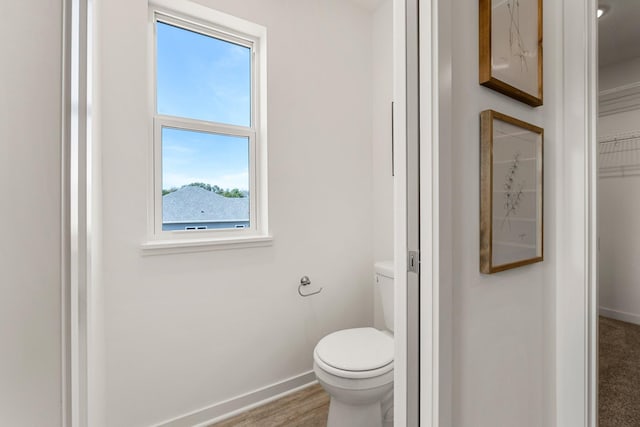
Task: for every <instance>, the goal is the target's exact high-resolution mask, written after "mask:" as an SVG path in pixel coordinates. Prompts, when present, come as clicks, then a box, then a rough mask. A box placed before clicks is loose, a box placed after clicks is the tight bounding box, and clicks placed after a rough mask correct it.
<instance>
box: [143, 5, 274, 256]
mask: <svg viewBox="0 0 640 427" xmlns="http://www.w3.org/2000/svg"><path fill="white" fill-rule="evenodd" d="M175 3H179V2H175ZM175 3H173V2H172V4H175ZM185 3H186V2H185ZM188 7H189V8H191V9H198V10H191V13H190V15H191V16H198V17H199V18H198V19H192V18H189V17H188V16H190V15H186V14H185V15H181V14H176V13H173V12H168V11H166V10H163V9H161V8H157V7H152V8H151V10H150V16H151V24H152V25H151V27H152V34H153V37H152V40H153V52H154V56H153V75H154V88H153V197H152V199H153V200H152V202H150V204H151V205H152V209H151V211H152V212H153V218H150V222H151V223H152V226H151V227H150V228H151V229H152V240H153V241H159V240H160V241H180V240H189V241H193V240H194V239H196V240H198V241H202V240H203V239H204V240H207V241H211V242H214V243H215V242H220V241H222V242H224V241H228V240H229V239H231V240H233V241H236V242H237V241H238V239H243V238H245V239H248V240H251V238H253V240H252V241H256V239H255V237H260V236H262V237H266V236H267V217H266V168H265V165H266V126H265V123H264V117H265V116H266V115H265V111H264V105H266V102H265V101H266V97H265V93H266V91H265V85H264V84H263V82H264V81H265V74H266V73H265V71H266V66H265V64H264V63H263V62H262V61H263V59H262V56H261V55H260V51H261V50H264V43H265V30H264V28H263V27H260V26H257V25H255V24H251V23H248V22H246V21H242V20H239V19H237V18H234V17H230V16H228V15H225V14H221V13H219V12H216V11H213V10H211V9H207V8H204V7H202V6H199V5H195V4H191V3H190V4H189V6H188ZM202 17H205V19H207V17H208V18H211V20H210V21H209V20H208V19H207V21H203V20H201V19H202ZM234 27H237V28H238V30H234V29H233V28H234ZM150 244H151V245H152V246H154V245H153V242H150ZM155 246H158V245H157V244H156V245H155Z"/></svg>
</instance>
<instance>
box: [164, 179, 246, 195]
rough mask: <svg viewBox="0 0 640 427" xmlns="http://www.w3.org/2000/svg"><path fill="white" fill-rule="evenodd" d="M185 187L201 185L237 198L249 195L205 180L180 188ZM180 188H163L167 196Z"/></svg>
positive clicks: (217, 192) (220, 193)
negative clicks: (207, 182)
mask: <svg viewBox="0 0 640 427" xmlns="http://www.w3.org/2000/svg"><path fill="white" fill-rule="evenodd" d="M184 187H200V188H203V189H205V190H207V191H212V192H214V193H216V194H218V195H220V196H223V197H230V198H236V199H239V198H243V197H247V196H248V195H249V194H248V192H246V191H241V190H238V189H237V188H233V189H228V188H226V189H225V188H220V187H218V186H217V185H211V184H206V183H204V182H192V183H191V184H187V185H183V186H182V187H180V188H184ZM180 188H178V187H171V188H169V189H165V188H163V189H162V195H163V196H166V195H167V194H171V193H173V192H174V191H178V190H179V189H180Z"/></svg>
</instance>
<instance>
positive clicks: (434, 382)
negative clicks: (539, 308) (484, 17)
mask: <svg viewBox="0 0 640 427" xmlns="http://www.w3.org/2000/svg"><path fill="white" fill-rule="evenodd" d="M419 12H420V16H419V20H420V28H419V33H420V58H419V59H420V252H421V256H420V268H421V271H422V273H421V275H420V290H421V291H420V426H425V427H438V426H441V423H440V416H439V409H440V408H439V392H438V390H439V363H440V358H439V348H440V346H439V333H438V332H439V323H440V322H439V316H440V311H439V300H440V251H439V236H440V233H439V224H440V219H439V209H440V202H439V194H440V192H439V185H440V180H439V173H440V162H439V159H440V156H439V146H438V140H439V132H440V127H439V120H440V118H439V93H440V91H439V78H438V77H439V70H438V64H439V61H438V53H439V49H438V40H439V38H438V25H439V23H438V2H437V1H431V2H424V3H421V7H420V9H419Z"/></svg>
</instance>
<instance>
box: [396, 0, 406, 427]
mask: <svg viewBox="0 0 640 427" xmlns="http://www.w3.org/2000/svg"><path fill="white" fill-rule="evenodd" d="M405 28H406V24H405V0H393V64H394V65H393V79H394V83H393V101H394V111H393V113H394V120H393V122H394V126H393V132H394V151H395V153H394V156H393V159H394V163H395V164H394V171H395V175H394V176H395V178H394V184H393V185H394V187H393V190H394V191H393V197H394V200H393V207H394V208H393V209H394V233H393V234H394V272H395V273H394V276H395V279H394V280H395V286H394V307H395V310H394V316H395V318H394V342H395V354H394V379H393V388H394V396H393V398H394V425H395V426H397V427H404V426H406V425H407V363H406V359H407V307H406V300H407V290H406V287H407V273H406V272H407V259H406V258H407V182H406V181H407V177H406V173H407V164H406V155H407V152H406V58H405V56H406V53H405V37H406V35H405Z"/></svg>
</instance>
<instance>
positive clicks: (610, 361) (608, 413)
mask: <svg viewBox="0 0 640 427" xmlns="http://www.w3.org/2000/svg"><path fill="white" fill-rule="evenodd" d="M599 335H600V355H599V367H600V383H599V392H598V398H599V410H600V415H599V418H600V427H638V426H640V326H638V325H634V324H631V323H626V322H621V321H619V320H613V319H608V318H605V317H600V332H599Z"/></svg>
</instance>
